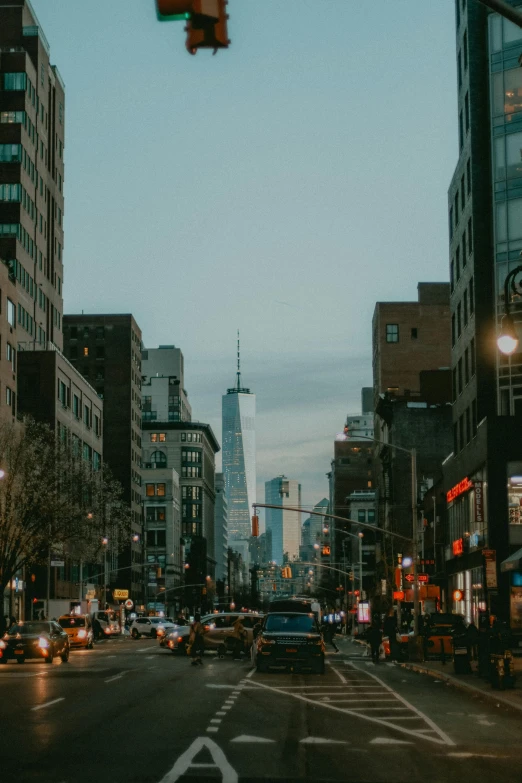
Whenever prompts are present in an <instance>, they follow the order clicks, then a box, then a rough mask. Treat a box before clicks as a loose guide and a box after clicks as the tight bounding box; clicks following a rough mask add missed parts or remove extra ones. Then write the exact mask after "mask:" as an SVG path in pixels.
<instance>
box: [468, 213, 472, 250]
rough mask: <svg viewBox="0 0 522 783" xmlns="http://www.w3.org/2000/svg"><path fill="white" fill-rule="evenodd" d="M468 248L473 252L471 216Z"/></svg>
mask: <svg viewBox="0 0 522 783" xmlns="http://www.w3.org/2000/svg"><path fill="white" fill-rule="evenodd" d="M468 250H469V252H470V253H473V224H472V221H471V218H470V219H469V220H468Z"/></svg>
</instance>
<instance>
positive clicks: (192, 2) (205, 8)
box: [156, 0, 219, 23]
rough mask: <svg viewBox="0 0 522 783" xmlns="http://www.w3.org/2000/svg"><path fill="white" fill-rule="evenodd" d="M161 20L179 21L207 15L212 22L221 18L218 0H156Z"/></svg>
mask: <svg viewBox="0 0 522 783" xmlns="http://www.w3.org/2000/svg"><path fill="white" fill-rule="evenodd" d="M156 10H157V13H158V19H159V20H160V22H179V21H180V20H185V21H187V20H189V19H191V18H192V17H196V18H197V17H199V16H206V17H208V19H209V23H210V20H212V22H213V23H214V22H216V21H217V20H218V18H219V3H218V0H156Z"/></svg>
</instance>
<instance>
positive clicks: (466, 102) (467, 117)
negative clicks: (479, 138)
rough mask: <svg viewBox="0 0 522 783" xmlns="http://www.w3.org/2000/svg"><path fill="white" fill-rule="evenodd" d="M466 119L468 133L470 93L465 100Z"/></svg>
mask: <svg viewBox="0 0 522 783" xmlns="http://www.w3.org/2000/svg"><path fill="white" fill-rule="evenodd" d="M464 118H465V127H466V133H467V132H468V131H469V93H466V96H465V98H464Z"/></svg>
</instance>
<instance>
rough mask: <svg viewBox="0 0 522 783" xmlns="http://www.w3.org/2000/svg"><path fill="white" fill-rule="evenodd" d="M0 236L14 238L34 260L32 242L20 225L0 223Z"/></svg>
mask: <svg viewBox="0 0 522 783" xmlns="http://www.w3.org/2000/svg"><path fill="white" fill-rule="evenodd" d="M0 236H8V237H16V238H17V239H18V241H19V242H20V243H21V244H22V246H23V248H24V250H25V251H26V253H27V254H28V255H29V256H30V257H31V258H32V259H33V260H36V252H35V250H36V248H35V244H34V241H33V240H32V239H31V237H30V235H29V234H28V232H27V231H26V230H25V228H24V227H23V226H22V225H21V224H20V223H0Z"/></svg>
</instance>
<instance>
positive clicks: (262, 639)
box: [260, 636, 275, 644]
mask: <svg viewBox="0 0 522 783" xmlns="http://www.w3.org/2000/svg"><path fill="white" fill-rule="evenodd" d="M260 642H261V644H275V639H267V638H266V637H265V636H262V637H261V638H260Z"/></svg>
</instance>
